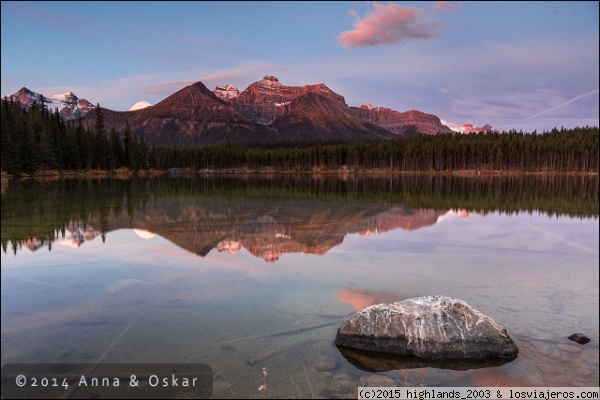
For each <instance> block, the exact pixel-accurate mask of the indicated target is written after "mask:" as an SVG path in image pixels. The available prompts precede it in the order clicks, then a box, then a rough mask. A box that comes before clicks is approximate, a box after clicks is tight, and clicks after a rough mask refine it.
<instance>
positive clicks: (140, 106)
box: [128, 100, 152, 111]
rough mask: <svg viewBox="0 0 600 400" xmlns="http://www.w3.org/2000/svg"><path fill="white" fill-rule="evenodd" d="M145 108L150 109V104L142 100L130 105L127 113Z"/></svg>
mask: <svg viewBox="0 0 600 400" xmlns="http://www.w3.org/2000/svg"><path fill="white" fill-rule="evenodd" d="M146 107H152V104H150V103H148V102H147V101H143V100H142V101H138V102H137V103H135V104H134V105H132V106H131V108H130V109H129V110H128V111H135V110H143V109H144V108H146Z"/></svg>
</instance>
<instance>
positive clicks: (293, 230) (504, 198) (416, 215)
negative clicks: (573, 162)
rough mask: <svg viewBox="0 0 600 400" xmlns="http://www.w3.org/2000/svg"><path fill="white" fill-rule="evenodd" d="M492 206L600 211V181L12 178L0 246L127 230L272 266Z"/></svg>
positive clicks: (72, 240)
mask: <svg viewBox="0 0 600 400" xmlns="http://www.w3.org/2000/svg"><path fill="white" fill-rule="evenodd" d="M492 211H500V212H502V213H507V214H512V213H519V212H529V213H531V212H533V211H539V212H542V213H546V214H548V215H557V216H559V215H568V216H571V217H578V218H597V216H598V179H597V177H592V178H590V177H537V178H527V179H526V178H514V177H513V178H489V179H487V180H479V179H474V178H457V177H445V176H435V177H431V176H424V175H420V176H392V177H389V176H388V177H386V176H382V177H353V178H348V177H345V178H344V179H342V178H337V177H329V178H323V177H320V178H315V177H312V176H308V175H305V176H303V175H301V176H296V175H290V176H288V175H283V176H282V175H280V176H275V177H263V176H259V177H256V176H248V177H244V178H243V179H242V178H240V177H223V176H221V177H215V176H209V177H195V178H179V179H169V178H161V179H151V180H138V179H131V180H125V181H122V180H109V179H104V180H64V181H53V182H47V183H40V182H27V183H25V184H15V185H14V187H10V188H9V189H8V190H7V192H6V193H5V194H4V195H3V196H2V248H3V250H4V252H5V253H6V252H7V251H8V248H9V247H10V248H11V249H12V251H13V252H14V253H15V254H16V253H17V252H18V251H19V250H20V249H23V248H28V249H29V250H31V251H37V250H39V249H41V248H47V249H49V250H51V249H52V246H53V244H56V243H58V244H60V245H61V246H70V247H74V248H77V247H79V246H81V245H82V244H83V243H85V242H86V241H91V240H94V239H95V238H96V237H98V236H100V237H101V238H102V240H103V241H104V240H105V239H106V235H107V234H109V233H110V232H112V231H114V230H117V229H121V228H129V229H134V231H135V232H136V233H137V234H138V235H139V236H140V237H142V238H150V237H153V235H159V236H161V237H163V238H166V239H167V240H169V241H171V242H173V243H175V244H176V245H177V246H179V247H181V248H183V249H186V250H188V251H190V252H192V253H194V254H197V255H199V256H201V257H204V256H206V255H207V254H208V253H209V252H210V251H212V250H213V249H216V250H217V251H218V252H225V253H232V254H235V253H237V252H239V251H240V250H242V249H246V250H248V251H249V252H250V253H251V254H253V255H255V256H256V257H260V258H262V259H263V260H265V261H267V262H274V261H277V260H278V259H279V258H280V257H281V256H282V255H283V254H287V253H304V254H318V255H322V254H325V253H326V252H327V251H329V250H330V249H331V248H333V247H335V246H337V245H339V244H341V243H342V242H343V240H344V237H346V236H347V235H348V234H358V235H360V236H369V235H372V234H377V233H384V232H388V231H392V230H396V229H404V230H418V229H422V228H424V227H429V226H432V225H434V224H436V223H437V222H439V221H442V220H443V219H444V218H447V217H448V216H450V215H459V216H462V217H468V216H469V215H470V214H472V213H478V214H480V215H486V214H487V213H489V212H492Z"/></svg>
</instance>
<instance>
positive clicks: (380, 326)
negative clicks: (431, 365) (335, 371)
mask: <svg viewBox="0 0 600 400" xmlns="http://www.w3.org/2000/svg"><path fill="white" fill-rule="evenodd" d="M335 343H336V345H338V346H344V347H350V348H354V349H359V350H367V351H375V352H384V353H394V354H398V355H415V356H418V357H422V358H428V359H473V358H490V357H502V358H511V357H514V356H516V355H517V354H518V352H519V350H518V348H517V345H516V344H515V343H514V342H513V340H512V339H511V338H510V336H509V335H508V333H507V331H506V329H504V327H502V326H501V325H500V324H498V323H497V322H496V321H494V320H493V319H491V318H490V317H488V316H486V315H484V314H482V313H481V312H479V311H477V310H476V309H474V308H473V307H471V306H470V305H468V304H467V303H465V302H464V301H462V300H458V299H451V298H449V297H446V296H439V295H438V296H425V297H415V298H410V299H407V300H404V301H401V302H397V303H391V304H377V305H373V306H370V307H367V308H365V309H363V310H361V311H359V312H357V313H356V314H355V315H353V316H351V317H350V318H348V319H347V320H346V321H345V322H344V323H343V324H342V326H341V327H340V328H339V329H338V333H337V336H336V340H335Z"/></svg>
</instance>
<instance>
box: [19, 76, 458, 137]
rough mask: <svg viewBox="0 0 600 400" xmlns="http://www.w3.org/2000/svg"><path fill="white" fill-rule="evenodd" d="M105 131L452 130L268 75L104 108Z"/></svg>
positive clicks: (420, 115)
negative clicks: (249, 81)
mask: <svg viewBox="0 0 600 400" xmlns="http://www.w3.org/2000/svg"><path fill="white" fill-rule="evenodd" d="M9 98H10V99H11V100H12V101H15V102H18V103H20V104H21V105H22V106H23V107H26V108H29V107H31V105H32V104H33V102H38V103H41V101H42V95H41V94H38V93H35V92H32V91H31V90H29V89H27V88H25V87H23V88H22V89H21V90H19V91H18V92H17V93H15V94H13V95H11V96H10V97H9ZM43 100H44V103H45V104H46V105H48V106H52V105H56V106H58V107H60V106H62V108H61V109H60V114H61V115H62V116H63V118H64V119H65V120H66V121H70V120H75V119H78V118H79V117H81V118H82V122H83V123H84V125H87V126H93V125H94V122H95V119H96V107H95V106H94V105H93V104H92V103H91V102H89V101H88V100H85V99H79V98H78V97H77V96H75V95H74V94H73V93H72V92H67V93H64V94H60V95H53V96H50V97H46V96H44V97H43ZM102 112H103V115H104V121H105V125H106V128H107V130H109V129H111V128H112V127H114V128H115V129H116V130H117V131H118V132H120V133H123V132H124V130H125V125H126V123H129V125H130V127H131V130H132V133H133V134H134V135H136V136H137V137H138V138H140V137H143V138H144V140H145V141H146V143H151V142H154V143H155V144H156V145H158V146H178V147H182V146H189V145H210V144H218V143H223V142H231V143H271V142H317V141H354V140H374V139H394V138H400V137H411V136H416V135H419V134H425V135H432V134H437V133H440V132H453V131H452V130H451V129H450V128H449V127H448V126H446V125H444V124H443V123H442V121H441V120H440V118H438V117H437V116H435V115H433V114H427V113H424V112H422V111H417V110H411V111H406V112H399V111H395V110H392V109H389V108H385V107H375V106H372V105H369V104H366V105H362V106H360V107H350V106H348V105H347V104H346V101H345V99H344V97H343V96H341V95H340V94H338V93H335V92H334V91H332V90H331V89H330V88H328V87H327V86H326V85H325V84H323V83H319V84H311V85H304V86H287V85H284V84H282V83H281V82H279V79H277V78H276V77H274V76H270V75H267V76H265V77H264V78H263V79H261V80H259V81H256V82H254V83H252V84H250V85H249V86H248V87H247V88H246V89H245V90H243V91H240V90H239V89H238V88H236V87H235V86H232V85H225V86H217V87H216V88H215V90H213V91H211V90H209V89H208V88H207V87H206V86H205V85H204V84H203V83H202V82H196V83H194V84H192V85H189V86H187V87H185V88H183V89H181V90H179V91H178V92H176V93H174V94H172V95H170V96H169V97H167V98H165V99H164V100H162V101H160V102H159V103H157V104H155V105H153V106H150V105H149V104H148V103H146V102H138V103H136V104H135V105H134V106H133V107H132V108H131V109H130V110H129V111H113V110H109V109H105V108H103V109H102Z"/></svg>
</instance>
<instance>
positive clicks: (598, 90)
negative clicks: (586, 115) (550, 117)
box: [518, 89, 600, 123]
mask: <svg viewBox="0 0 600 400" xmlns="http://www.w3.org/2000/svg"><path fill="white" fill-rule="evenodd" d="M599 92H600V89H596V90H592V91H591V92H588V93H584V94H580V95H579V96H575V97H573V98H572V99H570V100H567V101H565V102H564V103H562V104H559V105H558V106H556V107H552V108H550V109H548V110H544V111H542V112H539V113H537V114H535V115H532V116H531V117H527V118H525V119H523V120H521V121H519V122H518V123H522V122H525V121H529V120H530V119H533V118H536V117H539V116H540V115H542V114H546V113H548V112H550V111H554V110H558V109H559V108H561V107H564V106H566V105H567V104H570V103H572V102H574V101H576V100H579V99H581V98H583V97H587V96H591V95H593V94H594V93H599Z"/></svg>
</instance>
